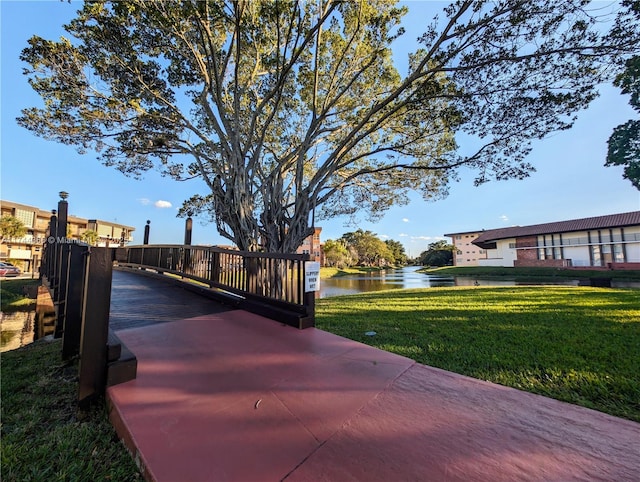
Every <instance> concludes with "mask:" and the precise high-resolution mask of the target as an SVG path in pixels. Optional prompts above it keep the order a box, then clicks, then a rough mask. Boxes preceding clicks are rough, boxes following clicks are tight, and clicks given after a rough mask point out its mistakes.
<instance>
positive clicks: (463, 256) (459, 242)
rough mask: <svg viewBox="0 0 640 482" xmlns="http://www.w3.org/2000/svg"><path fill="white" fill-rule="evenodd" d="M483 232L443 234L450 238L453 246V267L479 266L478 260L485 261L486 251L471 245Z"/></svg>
mask: <svg viewBox="0 0 640 482" xmlns="http://www.w3.org/2000/svg"><path fill="white" fill-rule="evenodd" d="M482 233H483V231H468V232H464V233H452V234H445V236H447V237H449V238H451V244H453V245H454V246H455V248H456V249H455V250H454V251H453V265H454V266H479V265H480V260H483V259H487V251H486V249H482V248H480V247H479V246H476V245H475V244H473V242H474V241H475V240H476V239H477V238H478V236H480V235H481V234H482Z"/></svg>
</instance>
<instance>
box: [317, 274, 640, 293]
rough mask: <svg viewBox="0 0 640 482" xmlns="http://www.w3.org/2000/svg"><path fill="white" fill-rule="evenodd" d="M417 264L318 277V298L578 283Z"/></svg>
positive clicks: (636, 285)
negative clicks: (444, 272)
mask: <svg viewBox="0 0 640 482" xmlns="http://www.w3.org/2000/svg"><path fill="white" fill-rule="evenodd" d="M420 268H421V266H407V267H405V268H402V269H394V270H387V271H374V272H371V273H363V274H357V275H349V276H340V277H337V278H326V279H324V278H323V279H322V281H321V283H320V291H319V294H318V297H319V298H328V297H330V296H340V295H353V294H356V293H364V292H367V291H381V290H391V289H412V288H437V287H446V286H520V285H522V286H530V285H559V286H578V285H579V284H580V280H579V279H570V278H560V279H558V278H551V279H548V280H540V281H531V280H525V281H519V280H516V279H511V280H505V279H500V280H496V279H482V278H470V277H453V276H433V275H427V274H424V273H418V272H417V270H419V269H420ZM611 286H612V287H615V288H640V282H636V281H633V282H625V281H617V280H613V281H612V283H611Z"/></svg>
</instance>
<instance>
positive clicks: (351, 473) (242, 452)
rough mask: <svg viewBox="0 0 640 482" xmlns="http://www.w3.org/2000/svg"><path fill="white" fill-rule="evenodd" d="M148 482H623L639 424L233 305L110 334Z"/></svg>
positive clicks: (120, 403) (121, 397)
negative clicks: (131, 362)
mask: <svg viewBox="0 0 640 482" xmlns="http://www.w3.org/2000/svg"><path fill="white" fill-rule="evenodd" d="M117 333H118V336H119V337H120V338H121V339H122V340H123V341H124V342H125V343H126V345H127V346H128V347H129V349H131V350H132V351H133V352H134V353H135V355H136V356H137V358H138V377H137V379H136V380H133V381H130V382H127V383H125V384H122V385H117V386H114V387H111V388H109V389H108V394H107V395H108V398H109V401H110V404H111V407H112V409H111V420H112V422H113V423H114V425H115V427H116V429H117V431H118V433H119V434H120V436H121V437H123V438H124V440H125V442H126V443H127V445H128V446H129V448H130V449H131V450H132V451H133V452H134V454H136V457H137V458H138V459H139V460H140V462H141V463H142V465H143V467H144V471H145V474H146V477H147V479H148V480H156V481H167V482H181V481H185V482H187V481H188V482H199V481H202V482H204V481H242V482H251V481H260V482H265V481H279V480H287V481H336V482H342V481H441V480H442V481H444V480H450V481H522V480H531V481H570V480H584V481H596V480H604V481H634V482H637V481H638V480H640V424H637V423H634V422H631V421H627V420H623V419H619V418H616V417H612V416H608V415H605V414H602V413H599V412H596V411H592V410H589V409H585V408H581V407H577V406H574V405H570V404H566V403H563V402H559V401H556V400H552V399H549V398H545V397H542V396H538V395H533V394H529V393H526V392H521V391H518V390H514V389H511V388H505V387H502V386H500V385H495V384H491V383H487V382H482V381H479V380H475V379H472V378H468V377H464V376H461V375H457V374H453V373H450V372H446V371H443V370H439V369H435V368H431V367H428V366H424V365H420V364H417V363H415V362H413V361H412V360H409V359H407V358H404V357H401V356H397V355H394V354H390V353H387V352H384V351H380V350H378V349H376V348H372V347H369V346H366V345H363V344H360V343H357V342H354V341H350V340H347V339H345V338H341V337H339V336H335V335H332V334H330V333H326V332H323V331H321V330H318V329H314V328H311V329H307V330H303V331H299V330H296V329H294V328H291V327H288V326H284V325H282V324H280V323H277V322H275V321H272V320H268V319H266V318H262V317H260V316H257V315H254V314H251V313H248V312H244V311H241V310H233V311H226V312H221V313H213V314H206V315H202V316H196V317H193V318H189V319H184V320H180V321H173V322H164V323H159V324H152V325H148V326H140V327H138V328H132V329H121V330H119V331H118V332H117Z"/></svg>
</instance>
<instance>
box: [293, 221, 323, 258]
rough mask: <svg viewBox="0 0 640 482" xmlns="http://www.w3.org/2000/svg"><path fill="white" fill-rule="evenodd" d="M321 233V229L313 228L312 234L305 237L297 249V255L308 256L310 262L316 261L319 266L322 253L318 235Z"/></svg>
mask: <svg viewBox="0 0 640 482" xmlns="http://www.w3.org/2000/svg"><path fill="white" fill-rule="evenodd" d="M321 232H322V228H315V231H314V233H313V234H312V235H311V236H309V237H307V238H306V239H305V240H304V241H303V242H302V245H301V246H300V247H299V248H298V249H297V251H296V253H297V254H308V255H310V257H311V261H318V262H320V264H321V265H322V264H324V263H323V261H324V260H323V257H324V256H323V252H322V244H321V243H320V233H321Z"/></svg>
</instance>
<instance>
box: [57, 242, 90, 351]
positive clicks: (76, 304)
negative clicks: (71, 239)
mask: <svg viewBox="0 0 640 482" xmlns="http://www.w3.org/2000/svg"><path fill="white" fill-rule="evenodd" d="M69 248H70V251H71V254H70V257H69V274H68V276H67V302H66V304H65V307H64V331H63V333H62V359H63V360H68V359H70V358H72V357H74V356H75V355H77V354H78V353H80V336H81V332H82V305H83V300H82V295H83V291H84V282H85V262H86V259H87V256H88V254H89V247H88V246H83V245H79V244H72V245H70V246H69Z"/></svg>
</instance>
